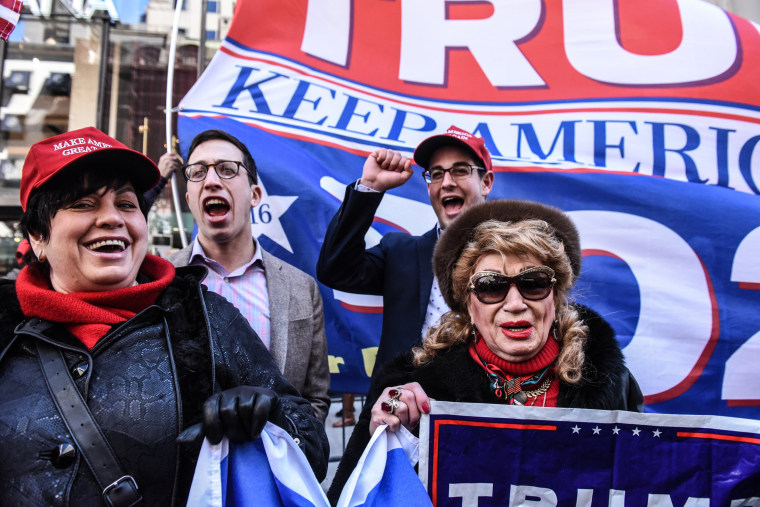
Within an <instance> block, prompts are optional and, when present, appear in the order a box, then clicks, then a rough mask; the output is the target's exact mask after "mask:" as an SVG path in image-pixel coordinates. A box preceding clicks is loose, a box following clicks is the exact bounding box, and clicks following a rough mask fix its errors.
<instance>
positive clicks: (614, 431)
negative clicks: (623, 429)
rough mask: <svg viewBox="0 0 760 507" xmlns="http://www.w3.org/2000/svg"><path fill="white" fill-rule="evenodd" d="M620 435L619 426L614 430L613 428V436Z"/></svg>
mask: <svg viewBox="0 0 760 507" xmlns="http://www.w3.org/2000/svg"><path fill="white" fill-rule="evenodd" d="M618 433H620V428H618V427H617V426H615V427H614V428H612V434H613V435H617V434H618Z"/></svg>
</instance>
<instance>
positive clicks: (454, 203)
mask: <svg viewBox="0 0 760 507" xmlns="http://www.w3.org/2000/svg"><path fill="white" fill-rule="evenodd" d="M441 203H442V204H443V209H444V210H446V214H447V215H449V216H452V215H458V214H459V212H460V211H462V207H463V206H464V199H462V198H461V197H459V196H450V197H444V198H443V199H442V200H441Z"/></svg>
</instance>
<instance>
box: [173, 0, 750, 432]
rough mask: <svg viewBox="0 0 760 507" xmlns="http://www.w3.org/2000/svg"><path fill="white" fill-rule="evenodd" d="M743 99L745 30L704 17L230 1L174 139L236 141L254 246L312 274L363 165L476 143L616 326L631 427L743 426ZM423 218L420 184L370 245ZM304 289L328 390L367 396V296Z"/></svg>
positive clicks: (630, 3)
mask: <svg viewBox="0 0 760 507" xmlns="http://www.w3.org/2000/svg"><path fill="white" fill-rule="evenodd" d="M758 83H760V26H758V25H757V24H753V23H751V22H749V21H747V20H745V19H742V18H739V17H737V16H734V15H731V14H729V13H727V12H725V11H723V10H721V9H720V8H718V7H716V6H714V5H712V4H709V3H707V2H704V1H702V0H564V1H563V0H490V1H470V0H363V1H361V2H357V1H351V0H239V1H238V3H237V6H236V12H235V17H234V19H233V21H232V25H231V27H230V30H229V34H228V36H227V38H226V40H225V41H224V43H223V44H222V46H221V48H220V49H219V51H218V52H217V53H216V55H215V56H214V58H213V60H212V61H211V62H210V64H209V66H208V68H207V69H206V71H205V72H204V73H203V75H202V76H201V77H200V79H199V80H198V82H197V83H196V85H195V86H194V87H193V89H192V90H191V91H190V92H189V93H188V95H187V96H186V97H185V98H184V99H183V100H182V102H181V104H180V117H179V128H180V140H181V148H182V150H183V152H185V151H186V150H187V148H188V146H189V143H190V141H191V140H192V138H193V136H194V135H195V134H197V133H198V132H201V131H203V130H205V129H208V128H220V129H224V130H227V131H229V132H230V133H232V134H233V135H235V136H237V137H239V138H240V139H242V140H244V141H245V142H246V143H247V145H248V146H249V147H250V148H251V151H252V153H253V155H254V158H255V159H256V162H257V165H258V167H259V172H260V182H261V186H262V188H263V194H264V198H263V204H262V205H261V206H259V207H258V208H256V209H255V210H254V213H253V216H252V222H253V225H252V227H253V230H254V233H255V235H256V237H258V239H259V240H260V241H261V244H262V245H263V247H264V248H265V249H267V250H269V251H271V252H272V253H274V254H276V255H278V256H280V257H281V258H283V259H284V260H286V261H288V262H290V263H292V264H295V265H296V266H298V267H300V268H301V269H303V270H304V271H306V272H308V273H310V274H312V275H313V274H314V272H315V263H316V259H317V257H318V253H319V249H320V247H321V244H322V239H323V237H324V233H325V230H326V228H327V224H328V222H329V221H330V219H331V218H332V216H333V215H334V214H335V212H336V211H337V209H338V207H339V205H340V200H341V199H342V197H343V194H344V189H345V187H346V185H348V184H351V183H353V182H354V181H356V180H357V179H358V178H359V177H360V175H361V170H362V165H363V163H364V160H365V158H366V157H367V155H368V154H369V153H371V152H372V150H374V149H376V148H378V147H388V148H392V149H395V150H399V151H401V152H403V153H405V154H407V155H411V154H412V152H413V150H414V148H415V147H416V146H417V144H418V143H419V142H420V141H422V140H423V139H425V138H426V137H428V136H430V135H432V134H435V133H439V132H442V131H443V130H445V129H446V128H448V127H449V126H450V125H456V126H458V127H460V128H462V129H465V130H468V131H471V132H473V133H474V134H475V135H477V136H480V137H483V138H484V139H485V142H486V146H487V147H488V149H489V150H490V152H491V154H492V156H493V160H494V166H495V171H496V176H495V185H494V190H493V192H492V194H491V197H501V198H516V199H529V200H534V201H539V202H542V203H545V204H549V205H553V206H556V207H559V208H561V209H563V210H565V211H566V212H568V213H569V214H570V216H571V217H572V219H573V220H574V221H575V223H576V224H577V226H578V228H579V230H580V233H581V244H582V246H583V251H584V259H583V269H582V273H581V276H580V279H579V282H578V284H577V286H576V289H575V291H574V294H573V297H574V298H575V299H576V300H577V301H579V302H581V303H583V304H586V305H588V306H591V307H592V308H594V309H595V310H596V311H598V312H599V313H601V314H602V315H603V316H604V317H605V318H606V319H607V320H608V321H609V322H610V323H611V324H612V326H613V327H614V329H615V330H616V332H617V337H618V339H619V341H620V344H621V346H622V347H623V351H624V354H625V357H626V361H627V364H628V366H629V368H630V369H631V370H632V371H633V373H634V374H635V376H636V378H637V380H638V381H639V383H640V385H641V387H642V390H643V392H644V395H645V401H646V403H647V405H648V410H650V411H653V412H668V413H693V414H721V415H728V416H736V417H748V418H759V417H760V408H758V406H759V405H760V375H758V374H757V369H756V366H755V365H756V364H758V362H759V361H760V311H758V308H760V292H759V291H758V289H760V263H758V262H757V259H758V253H760V200H758V195H757V194H758V193H760V146H758V145H759V144H760V85H759V84H758ZM416 172H417V173H421V169H419V168H416ZM435 223H436V219H435V215H434V213H433V212H432V208H431V207H430V205H429V200H428V195H427V188H426V185H425V182H424V180H423V178H422V177H421V175H419V174H415V175H414V177H413V178H412V179H411V180H410V181H409V182H407V183H406V184H404V185H403V186H401V187H399V188H398V189H395V190H393V191H392V192H389V193H388V194H387V195H385V196H384V198H383V201H382V204H381V206H380V208H379V209H378V212H377V215H376V217H375V222H374V224H373V227H372V229H371V230H370V231H369V233H368V234H367V237H366V242H367V246H368V247H369V246H372V245H374V244H376V243H377V242H378V241H379V239H380V237H382V235H383V234H385V233H386V232H388V231H402V232H407V233H409V234H422V233H424V232H426V231H428V230H430V229H431V228H432V227H433V226H434V225H435ZM410 262H412V260H411V259H410ZM410 283H414V281H410ZM321 290H322V296H323V299H324V303H325V315H326V328H327V333H328V340H329V353H330V367H331V372H332V373H333V375H332V388H333V390H335V391H348V392H357V393H361V392H364V390H365V389H366V387H367V382H368V378H369V375H370V374H371V371H372V367H373V366H374V357H375V351H376V347H377V342H378V339H379V335H380V320H381V316H380V313H381V312H382V298H381V297H379V296H372V295H358V294H346V293H341V292H337V291H333V290H331V289H329V288H327V287H324V286H322V287H321ZM386 297H393V295H386Z"/></svg>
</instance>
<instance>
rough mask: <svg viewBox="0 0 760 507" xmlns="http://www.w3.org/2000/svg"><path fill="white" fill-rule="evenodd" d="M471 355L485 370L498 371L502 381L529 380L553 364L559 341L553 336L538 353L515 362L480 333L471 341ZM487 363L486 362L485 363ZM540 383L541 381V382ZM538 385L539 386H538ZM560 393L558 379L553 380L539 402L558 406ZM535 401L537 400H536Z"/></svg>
mask: <svg viewBox="0 0 760 507" xmlns="http://www.w3.org/2000/svg"><path fill="white" fill-rule="evenodd" d="M469 353H470V357H471V358H472V359H473V360H474V361H475V362H476V363H477V364H478V365H480V367H482V368H483V369H484V370H486V371H488V372H492V373H496V374H497V375H498V376H499V378H501V379H502V381H509V380H512V379H514V378H515V377H518V376H519V377H522V378H523V379H524V380H527V379H528V378H530V377H531V376H533V375H534V374H536V373H537V372H539V371H541V370H542V369H544V368H546V367H547V366H549V365H551V364H552V363H553V362H554V361H555V360H556V359H557V356H558V355H559V343H557V341H556V340H554V339H553V338H552V337H551V336H550V337H549V339H548V340H546V343H545V344H544V346H543V347H542V348H541V350H539V351H538V354H536V355H535V356H533V357H532V358H530V359H528V360H527V361H523V362H520V363H513V362H510V361H507V360H506V359H503V358H501V357H499V356H497V355H496V354H494V352H493V351H492V350H491V349H490V348H489V347H488V345H487V344H486V342H485V340H484V339H483V338H482V337H481V336H480V333H478V336H477V340H474V343H473V342H472V341H471V342H470V346H469ZM483 363H486V364H483ZM547 375H551V376H554V367H553V366H552V367H550V368H549V371H548V372H547ZM539 385H540V382H539ZM536 387H538V386H536ZM558 395H559V382H557V381H556V379H555V380H554V381H553V382H552V384H551V386H550V387H549V390H548V391H547V392H546V394H545V395H542V396H545V398H541V397H539V398H540V399H541V401H539V402H538V403H539V404H540V405H542V406H546V407H556V406H557V396H558ZM534 402H535V400H534Z"/></svg>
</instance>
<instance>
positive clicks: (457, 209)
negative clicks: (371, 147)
mask: <svg viewBox="0 0 760 507" xmlns="http://www.w3.org/2000/svg"><path fill="white" fill-rule="evenodd" d="M414 161H415V162H416V163H417V164H418V165H419V166H421V167H422V169H423V170H424V171H423V173H422V176H423V177H424V178H425V182H426V183H427V189H428V195H429V197H430V204H431V205H432V206H433V210H434V211H435V214H436V216H437V217H438V224H436V225H435V226H434V227H433V228H432V229H431V230H430V231H428V232H427V233H425V234H424V235H422V236H410V235H408V234H403V233H389V234H386V235H385V236H384V237H383V239H382V240H381V241H380V243H379V244H378V245H376V246H374V247H372V248H370V249H367V250H365V244H364V236H365V235H366V234H367V231H368V230H369V228H370V227H371V226H372V221H373V220H374V216H375V212H376V210H377V208H378V206H379V205H380V201H381V200H382V198H383V193H384V192H386V191H388V190H391V189H393V188H396V187H399V186H401V185H403V184H404V183H406V182H407V181H408V180H409V178H411V177H412V174H413V170H412V161H411V160H410V159H408V158H407V157H405V156H403V155H401V154H400V153H398V152H395V151H393V150H386V149H379V150H376V151H375V152H373V153H372V154H371V155H370V156H369V157H368V158H367V161H366V162H365V163H364V168H363V170H362V176H361V179H359V180H358V181H357V182H355V183H353V184H351V185H349V186H348V188H347V189H346V194H345V197H344V199H343V204H342V205H341V207H340V209H339V210H338V212H337V213H336V214H335V216H334V217H333V219H332V221H331V222H330V225H329V226H328V229H327V233H326V235H325V241H324V243H323V244H322V250H321V251H320V254H319V261H318V262H317V278H318V279H319V281H321V282H322V283H324V284H325V285H327V286H328V287H331V288H333V289H336V290H341V291H344V292H352V293H358V294H375V295H381V296H383V329H382V333H381V336H380V346H379V348H378V351H377V358H376V359H375V368H374V371H375V372H376V371H378V370H379V368H380V366H382V365H383V364H385V363H387V362H388V361H390V360H391V359H393V358H394V357H395V356H396V355H398V354H400V353H404V352H407V351H408V350H409V349H410V348H411V347H412V346H414V345H415V344H416V343H417V342H419V341H420V339H421V338H422V337H423V336H424V335H425V333H426V332H427V330H428V328H429V327H430V326H431V325H433V324H435V323H436V322H437V321H438V319H439V317H440V316H441V315H443V314H444V313H445V312H447V311H448V307H447V306H446V303H445V302H444V301H443V297H442V295H441V291H440V289H439V287H438V281H437V280H435V279H434V277H433V266H432V260H431V259H432V256H433V247H434V246H435V243H436V241H437V240H438V236H439V234H440V232H441V231H442V230H443V229H445V228H446V227H447V226H448V225H449V224H450V223H451V222H452V221H453V220H454V219H455V218H456V217H458V216H459V215H460V214H461V213H462V212H463V211H465V210H466V209H468V208H470V207H471V206H473V205H475V204H478V203H481V202H484V201H485V199H486V196H487V195H488V194H489V193H490V192H491V189H492V188H493V181H494V179H493V178H494V173H493V169H492V166H491V155H490V154H489V153H488V149H487V148H486V146H485V142H484V141H483V139H482V138H480V137H476V136H474V135H472V134H471V133H469V132H467V131H464V130H462V129H460V128H458V127H455V126H451V127H449V129H448V130H446V131H445V132H444V133H442V134H439V135H435V136H432V137H430V138H428V139H425V140H424V141H422V143H420V145H419V146H417V149H416V150H415V151H414Z"/></svg>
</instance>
